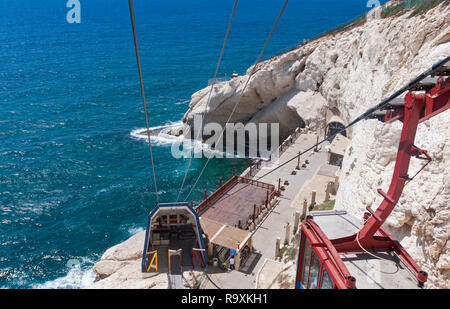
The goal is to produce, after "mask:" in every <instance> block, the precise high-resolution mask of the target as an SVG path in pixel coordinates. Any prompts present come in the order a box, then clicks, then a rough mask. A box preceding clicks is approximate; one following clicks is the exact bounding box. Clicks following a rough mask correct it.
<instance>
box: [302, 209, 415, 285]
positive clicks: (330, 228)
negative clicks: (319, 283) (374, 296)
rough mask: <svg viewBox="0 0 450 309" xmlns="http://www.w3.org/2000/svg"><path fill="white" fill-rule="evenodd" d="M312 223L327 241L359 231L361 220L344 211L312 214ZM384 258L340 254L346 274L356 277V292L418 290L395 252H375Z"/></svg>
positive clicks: (413, 279) (315, 212)
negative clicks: (347, 272)
mask: <svg viewBox="0 0 450 309" xmlns="http://www.w3.org/2000/svg"><path fill="white" fill-rule="evenodd" d="M310 215H312V216H313V217H314V221H315V222H316V223H317V224H318V225H319V227H320V228H321V229H322V231H323V232H324V233H325V235H326V236H327V237H328V238H329V239H335V238H340V237H344V236H346V235H351V234H354V233H356V232H358V231H359V230H360V229H361V227H362V223H363V222H362V219H357V218H355V217H354V216H352V215H349V214H348V213H347V212H346V211H313V212H311V213H310ZM374 254H375V255H377V256H379V257H381V258H383V259H385V260H381V259H377V258H375V257H373V256H371V255H369V254H361V253H359V254H358V255H356V254H351V253H345V254H340V257H341V259H342V261H343V262H344V264H345V266H346V267H347V268H348V270H349V272H350V273H351V274H352V276H354V277H355V278H356V288H358V289H419V287H418V284H417V279H416V278H414V276H413V275H412V273H411V272H410V271H409V270H408V268H407V267H406V266H405V265H404V264H403V263H402V262H401V260H400V259H399V258H398V257H397V255H396V254H395V253H394V252H391V253H386V252H374Z"/></svg>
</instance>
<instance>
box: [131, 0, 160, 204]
mask: <svg viewBox="0 0 450 309" xmlns="http://www.w3.org/2000/svg"><path fill="white" fill-rule="evenodd" d="M128 6H129V7H130V16H131V26H132V27H133V38H134V48H135V50H136V61H137V65H138V70H139V81H140V84H141V96H142V104H143V105H144V114H145V125H146V127H147V137H148V145H149V149H150V159H151V162H152V171H153V181H154V184H155V193H156V203H158V204H159V196H158V186H157V185H156V174H155V163H154V160H153V151H152V141H151V138H150V126H149V120H148V113H147V103H146V101H145V91H144V80H143V78H142V68H141V59H140V57H139V46H138V39H137V33H136V22H135V19H134V9H133V0H128Z"/></svg>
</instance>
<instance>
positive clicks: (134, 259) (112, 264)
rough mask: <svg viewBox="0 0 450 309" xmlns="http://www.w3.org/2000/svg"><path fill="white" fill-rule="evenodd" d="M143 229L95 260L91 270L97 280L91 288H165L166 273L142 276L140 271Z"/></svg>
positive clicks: (143, 239) (166, 284)
mask: <svg viewBox="0 0 450 309" xmlns="http://www.w3.org/2000/svg"><path fill="white" fill-rule="evenodd" d="M144 241H145V231H142V232H139V233H137V234H136V235H134V236H132V237H130V238H129V239H128V240H126V241H124V242H122V243H120V244H118V245H116V246H114V247H111V248H109V249H108V250H106V252H105V253H104V254H103V256H102V257H101V259H100V261H99V262H97V263H96V264H95V265H94V267H93V271H94V272H95V274H96V275H97V280H96V282H94V284H92V285H91V286H89V287H88V288H92V289H152V288H155V289H158V288H159V289H167V287H168V279H167V274H164V273H161V274H155V276H153V277H149V278H143V276H142V272H141V257H142V248H143V245H144Z"/></svg>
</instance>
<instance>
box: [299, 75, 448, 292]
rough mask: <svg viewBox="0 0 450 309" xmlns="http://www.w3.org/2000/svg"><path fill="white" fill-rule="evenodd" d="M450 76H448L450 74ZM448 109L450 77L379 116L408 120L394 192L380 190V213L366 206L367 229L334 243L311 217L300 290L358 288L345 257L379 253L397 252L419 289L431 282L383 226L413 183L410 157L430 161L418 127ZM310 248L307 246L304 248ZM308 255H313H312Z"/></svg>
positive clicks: (409, 95) (305, 235) (387, 119)
mask: <svg viewBox="0 0 450 309" xmlns="http://www.w3.org/2000/svg"><path fill="white" fill-rule="evenodd" d="M445 75H448V72H446V73H445ZM431 85H432V86H431ZM448 108H450V77H445V76H441V77H439V78H438V79H437V81H436V82H434V83H431V84H428V85H427V84H426V83H422V84H420V85H419V86H417V87H415V88H413V89H410V92H408V93H407V94H406V96H405V98H404V103H403V104H392V105H389V106H388V110H385V111H382V112H381V113H378V114H375V115H377V118H378V119H379V120H380V121H382V122H392V121H395V120H400V121H402V122H403V128H402V132H401V138H400V144H399V147H398V152H397V157H396V162H395V168H394V174H393V176H392V181H391V184H390V187H389V190H388V192H387V193H386V192H384V191H382V190H381V189H378V193H379V194H380V195H381V196H382V197H383V201H382V202H381V204H380V206H379V207H378V209H377V210H375V211H374V210H372V209H371V208H370V207H367V208H366V209H367V212H366V213H365V215H364V225H363V226H362V228H361V229H360V230H359V232H358V233H356V234H353V235H351V236H347V237H341V238H335V239H329V238H328V237H327V235H326V234H325V233H324V231H323V230H322V229H321V227H319V225H318V224H317V222H315V220H314V218H313V217H312V216H308V217H307V218H306V220H305V222H304V224H302V226H301V238H300V247H299V248H300V249H299V254H298V264H297V278H296V288H298V289H302V288H311V287H312V288H337V289H349V288H355V287H356V283H357V282H356V281H357V280H356V278H355V277H354V276H352V274H351V273H350V271H349V270H348V268H347V267H346V265H345V264H344V262H343V260H342V258H341V257H342V256H343V255H345V254H349V253H351V254H356V255H359V256H362V255H364V254H366V253H367V252H368V251H369V252H373V253H375V254H380V253H386V252H391V253H395V254H396V255H397V257H398V258H399V260H400V261H401V262H402V263H403V265H405V266H406V267H407V268H408V270H409V271H410V273H412V274H413V275H414V277H415V279H417V284H418V286H419V287H422V286H423V284H424V283H425V282H426V281H427V273H426V272H424V271H423V270H422V269H421V268H420V267H419V266H418V265H417V264H416V262H415V261H414V260H413V258H412V257H411V256H410V255H409V254H408V252H407V251H406V250H405V249H404V248H403V247H402V246H401V244H400V243H399V241H398V240H397V239H395V238H394V236H393V235H391V234H390V233H389V232H387V231H386V229H385V228H384V227H383V226H382V225H383V223H384V222H385V221H386V219H387V217H388V216H389V215H390V214H391V212H392V210H393V209H394V207H395V205H396V204H397V202H398V200H399V198H400V196H401V194H402V191H403V188H404V187H405V184H406V183H407V182H409V181H410V180H411V178H410V177H409V175H408V168H409V164H410V160H411V157H415V158H419V159H424V160H427V161H428V162H430V161H431V157H430V155H429V154H428V153H427V151H426V150H423V149H420V148H418V147H416V146H415V145H414V139H415V136H416V132H417V127H418V124H419V123H421V122H423V121H425V120H427V119H430V118H431V117H433V116H435V115H438V114H439V113H442V112H444V111H445V110H447V109H448ZM413 178H414V177H413ZM305 244H307V246H308V247H305ZM309 254H311V257H308V255H309ZM313 263H316V264H315V265H313ZM316 266H317V267H316ZM314 267H316V268H317V269H320V270H318V272H319V274H318V275H316V273H314V276H315V277H314V278H315V279H314V280H315V281H314V282H311V278H310V277H311V272H312V271H313V270H312V269H314ZM306 272H308V274H307V273H306ZM305 285H306V286H305Z"/></svg>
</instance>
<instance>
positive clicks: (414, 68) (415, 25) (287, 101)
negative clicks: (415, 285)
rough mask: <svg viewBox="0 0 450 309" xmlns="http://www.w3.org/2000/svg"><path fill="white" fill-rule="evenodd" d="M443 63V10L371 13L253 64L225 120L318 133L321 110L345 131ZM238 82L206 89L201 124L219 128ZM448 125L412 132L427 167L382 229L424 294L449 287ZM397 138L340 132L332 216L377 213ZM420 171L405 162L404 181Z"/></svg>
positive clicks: (447, 10)
mask: <svg viewBox="0 0 450 309" xmlns="http://www.w3.org/2000/svg"><path fill="white" fill-rule="evenodd" d="M449 55H450V7H449V3H448V2H447V3H445V2H444V3H443V4H441V5H439V6H438V7H436V8H434V9H431V10H429V11H428V12H426V14H423V15H418V16H414V17H412V16H410V14H409V13H406V14H404V15H401V16H398V17H388V18H377V17H376V14H374V13H372V14H369V15H368V17H367V21H366V22H365V23H364V24H363V25H361V26H357V27H354V28H353V29H348V30H345V31H343V32H340V33H336V34H331V35H327V36H325V37H322V38H319V39H316V40H314V41H312V42H309V43H307V44H305V45H303V46H300V47H298V48H296V49H294V50H292V51H290V52H287V53H284V54H282V55H279V56H276V57H274V58H272V59H269V60H267V61H265V62H263V63H260V64H259V65H258V70H257V72H256V73H255V74H254V75H253V77H252V78H251V80H250V82H249V85H248V86H247V88H246V89H245V90H244V92H243V96H242V99H241V102H240V104H239V105H238V107H237V109H236V113H235V115H234V116H233V118H232V119H231V121H232V122H244V123H246V122H256V123H259V122H268V123H271V122H279V123H280V126H281V133H282V134H286V133H289V132H291V131H292V130H293V129H294V128H296V127H297V126H298V125H299V123H301V121H302V120H303V121H304V122H305V123H306V124H307V125H309V126H310V127H313V128H316V129H320V130H322V128H323V124H324V119H325V114H326V110H331V109H333V108H335V110H336V108H337V110H338V111H339V112H340V116H341V117H342V118H343V119H344V120H345V121H347V123H349V122H350V121H351V120H353V119H354V118H356V117H357V116H358V115H359V114H361V113H362V112H364V111H365V110H366V109H367V108H369V107H371V106H373V105H375V104H376V103H378V102H379V101H381V99H383V98H384V97H387V96H388V95H390V94H391V93H393V92H394V91H395V90H397V89H398V88H400V87H402V86H404V85H405V84H406V83H407V82H408V81H409V80H411V79H412V78H414V77H415V76H417V75H418V74H420V73H422V72H423V71H425V70H426V69H428V68H429V67H430V66H431V65H432V64H434V63H435V62H437V61H438V60H441V59H443V58H445V57H447V56H449ZM251 69H252V68H250V69H249V70H248V71H247V74H248V73H249V72H250V70H251ZM247 78H248V75H244V76H240V77H237V78H234V79H232V80H230V81H228V82H222V83H219V84H217V85H216V86H214V88H213V92H212V97H211V100H210V104H209V105H208V106H207V107H206V110H207V113H206V117H205V119H206V122H210V121H214V122H219V123H224V122H225V121H226V120H227V117H228V115H229V113H230V111H231V110H232V109H233V106H234V104H235V103H236V102H237V100H238V98H239V95H240V94H241V92H242V88H243V87H244V84H245V82H246V80H247ZM209 90H210V87H207V88H205V89H202V90H200V91H198V92H197V93H195V94H194V95H193V96H192V101H191V104H190V108H189V110H188V112H187V113H186V115H185V116H184V119H183V120H184V122H185V124H187V125H189V124H191V123H192V119H193V116H194V115H195V114H201V113H203V111H204V110H205V105H206V104H207V99H208V95H207V94H208V91H209ZM449 126H450V113H449V112H445V113H442V114H440V115H439V116H437V117H434V118H432V119H430V120H428V121H426V122H424V123H422V124H420V125H419V129H418V132H417V137H416V145H417V146H418V147H420V148H423V149H426V150H428V151H429V153H430V154H431V156H432V158H433V162H432V163H431V164H430V165H429V166H428V167H427V168H425V170H424V171H423V172H422V173H420V174H419V175H418V176H417V177H416V179H414V180H413V181H412V182H410V183H409V184H408V185H407V186H406V188H405V190H404V193H403V195H402V198H401V199H400V201H399V203H398V205H397V206H396V208H395V210H394V212H393V213H392V214H391V216H390V217H389V219H388V221H387V222H386V224H385V225H386V226H387V228H388V229H389V230H390V231H391V232H393V234H394V235H395V236H396V237H397V238H398V239H399V240H400V242H401V243H402V245H403V246H404V247H405V248H406V249H407V250H408V251H409V252H410V254H411V255H412V256H413V257H414V259H415V260H416V261H417V262H418V264H419V265H420V266H421V267H423V269H424V270H426V271H427V272H428V274H429V279H428V283H427V285H426V286H427V287H429V288H431V287H436V288H450V277H449V275H450V255H449V247H450V243H448V239H449V236H450V205H449V204H448V200H449V194H450V191H449V188H450V174H449V161H450V149H449V143H448V138H449V135H450V130H449ZM400 130H401V123H391V124H383V123H381V122H378V121H377V120H367V121H363V122H361V123H359V124H357V125H356V126H355V127H353V128H352V129H351V132H348V133H349V134H350V136H351V138H352V142H351V145H350V146H349V147H348V148H347V152H346V156H345V159H344V162H343V170H342V174H341V175H342V177H341V180H340V182H341V184H340V189H339V192H338V195H337V203H336V207H337V208H341V209H346V210H347V211H349V212H350V213H352V214H354V215H356V216H357V217H362V214H363V212H364V210H365V207H366V206H371V207H372V208H373V209H376V208H377V207H378V205H379V203H380V201H381V197H380V195H379V194H378V193H377V192H376V189H377V188H382V189H384V190H385V191H386V190H387V189H388V186H389V183H390V180H391V176H392V172H393V169H394V163H395V162H394V160H395V156H396V152H397V147H398V142H399V139H400ZM422 164H423V161H421V160H415V159H412V161H411V167H410V175H413V174H414V173H415V172H416V171H417V170H418V169H419V168H420V167H421V166H422Z"/></svg>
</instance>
